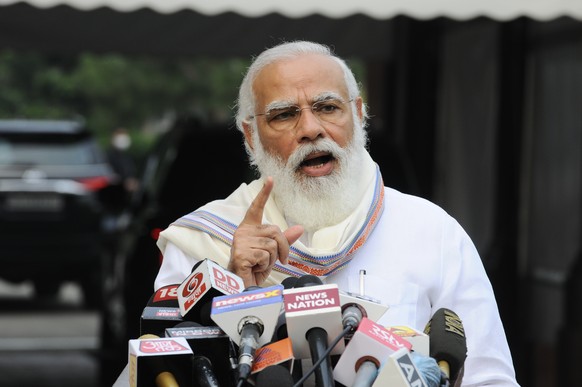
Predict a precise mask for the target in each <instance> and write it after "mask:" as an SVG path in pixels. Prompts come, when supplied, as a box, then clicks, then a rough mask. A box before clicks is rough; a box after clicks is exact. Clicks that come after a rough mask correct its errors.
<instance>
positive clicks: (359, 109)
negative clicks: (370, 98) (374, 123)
mask: <svg viewBox="0 0 582 387" xmlns="http://www.w3.org/2000/svg"><path fill="white" fill-rule="evenodd" d="M363 106H364V101H363V100H362V97H358V98H356V112H357V113H358V117H359V118H360V122H362V120H363V119H364V110H363Z"/></svg>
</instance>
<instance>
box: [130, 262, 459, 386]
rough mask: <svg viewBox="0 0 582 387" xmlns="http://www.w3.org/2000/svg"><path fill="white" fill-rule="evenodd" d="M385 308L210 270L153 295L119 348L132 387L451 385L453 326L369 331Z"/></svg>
mask: <svg viewBox="0 0 582 387" xmlns="http://www.w3.org/2000/svg"><path fill="white" fill-rule="evenodd" d="M387 308H388V307H386V306H382V305H380V304H379V303H376V302H374V300H371V299H369V298H367V297H365V296H363V295H354V294H348V293H344V292H341V291H340V290H339V289H338V287H337V285H335V284H323V283H322V281H321V280H320V279H319V278H318V277H316V276H312V275H305V276H302V277H299V278H295V277H289V278H287V279H285V280H284V281H283V282H282V284H281V285H275V286H269V287H258V286H255V287H250V288H245V287H244V283H243V281H242V279H241V278H240V277H238V276H237V275H235V274H233V273H231V272H229V271H227V270H225V269H224V268H222V267H221V266H220V265H218V264H217V263H215V262H214V261H212V260H209V259H205V260H203V261H199V262H197V264H196V265H195V266H194V268H193V269H192V272H191V274H190V275H189V276H188V277H187V278H186V279H185V280H184V281H183V282H182V283H181V284H175V285H170V286H165V287H163V288H160V289H158V290H157V291H156V292H155V293H154V294H153V295H152V297H151V298H150V300H149V302H148V304H147V306H146V307H145V308H144V310H143V313H142V316H141V320H140V333H141V334H140V337H139V338H138V339H132V340H129V364H128V367H129V385H130V386H132V387H175V386H182V387H191V386H201V387H219V386H221V387H231V386H233V387H243V386H257V387H266V386H276V387H301V386H308V385H315V386H317V387H333V386H346V387H352V386H354V387H364V386H376V387H379V386H387V387H417V386H418V387H441V386H449V385H450V386H454V385H460V380H461V378H462V373H463V372H462V371H463V364H464V362H465V358H466V355H467V344H466V339H465V332H464V329H463V325H462V322H461V320H460V319H459V317H458V316H457V315H456V314H455V313H454V312H453V311H451V310H449V309H445V308H443V309H439V310H438V311H437V312H435V313H434V314H433V316H432V318H431V320H430V321H429V322H428V323H427V325H426V328H425V330H424V332H421V331H417V330H415V329H412V328H410V327H403V326H398V327H385V326H382V325H380V324H378V322H377V321H378V320H379V318H380V317H381V316H382V315H383V314H384V312H386V310H387Z"/></svg>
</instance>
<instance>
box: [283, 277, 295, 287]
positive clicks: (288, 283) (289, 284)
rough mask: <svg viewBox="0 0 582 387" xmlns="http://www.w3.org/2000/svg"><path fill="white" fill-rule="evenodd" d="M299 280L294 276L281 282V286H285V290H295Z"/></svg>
mask: <svg viewBox="0 0 582 387" xmlns="http://www.w3.org/2000/svg"><path fill="white" fill-rule="evenodd" d="M298 279H299V278H297V277H293V276H291V277H287V278H285V279H284V280H283V281H281V285H283V288H284V289H293V288H294V287H295V284H296V283H297V280H298Z"/></svg>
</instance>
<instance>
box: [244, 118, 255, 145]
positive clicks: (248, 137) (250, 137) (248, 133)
mask: <svg viewBox="0 0 582 387" xmlns="http://www.w3.org/2000/svg"><path fill="white" fill-rule="evenodd" d="M242 126H243V134H244V135H245V141H246V143H247V145H248V147H249V149H251V150H253V151H254V150H255V148H254V147H253V134H252V130H253V129H252V128H251V124H250V123H249V122H248V121H243V122H242Z"/></svg>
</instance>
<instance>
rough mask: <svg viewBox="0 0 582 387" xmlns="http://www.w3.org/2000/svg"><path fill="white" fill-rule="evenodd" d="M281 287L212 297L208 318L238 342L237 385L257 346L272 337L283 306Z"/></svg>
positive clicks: (251, 361) (244, 376)
mask: <svg viewBox="0 0 582 387" xmlns="http://www.w3.org/2000/svg"><path fill="white" fill-rule="evenodd" d="M282 292H283V286H281V285H275V286H270V287H267V288H259V289H257V290H251V291H245V292H243V293H240V294H231V295H226V296H221V297H215V298H214V301H213V302H212V311H211V313H210V317H211V318H212V320H214V322H215V323H216V324H217V325H218V326H219V327H221V328H222V329H223V330H224V332H226V334H228V336H229V337H230V338H231V339H232V340H233V341H234V342H235V343H239V357H238V366H237V380H238V383H242V382H244V380H246V379H247V378H248V377H249V375H250V373H251V368H252V364H253V359H254V356H255V351H256V350H257V348H258V347H260V346H263V345H265V344H266V343H268V342H269V341H270V340H271V338H272V337H273V332H274V331H275V326H276V324H277V319H278V317H279V312H280V310H281V307H282V305H283V295H282Z"/></svg>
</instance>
